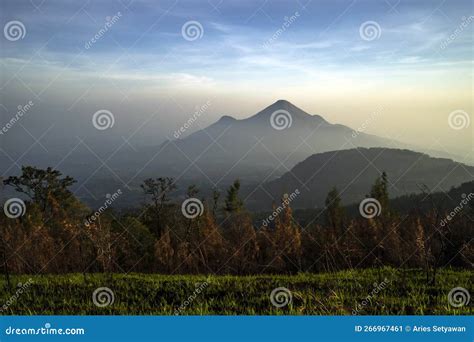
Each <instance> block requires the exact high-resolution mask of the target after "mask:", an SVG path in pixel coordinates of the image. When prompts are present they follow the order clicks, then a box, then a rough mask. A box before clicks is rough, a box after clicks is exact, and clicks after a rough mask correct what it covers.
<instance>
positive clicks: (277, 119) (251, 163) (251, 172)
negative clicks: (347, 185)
mask: <svg viewBox="0 0 474 342" xmlns="http://www.w3.org/2000/svg"><path fill="white" fill-rule="evenodd" d="M353 133H354V131H353V130H352V129H350V128H349V127H346V126H343V125H338V124H331V123H329V122H327V121H326V120H325V119H324V118H323V117H321V116H319V115H311V114H308V113H307V112H305V111H304V110H302V109H301V108H299V107H297V106H295V105H294V104H292V103H290V102H288V101H286V100H279V101H277V102H275V103H273V104H271V105H270V106H268V107H266V108H264V109H263V110H261V111H260V112H258V113H257V114H255V115H252V116H250V117H248V118H246V119H242V120H237V119H235V118H232V117H229V116H223V117H222V118H221V119H219V120H218V121H217V122H215V123H214V124H212V125H210V126H208V127H207V128H205V129H202V130H199V131H197V132H194V133H193V134H191V135H189V136H187V137H185V138H182V139H177V140H174V141H168V142H166V143H165V144H164V145H162V146H161V147H160V149H161V151H160V153H159V156H158V158H156V160H154V161H153V162H152V163H150V169H152V170H153V171H154V172H155V171H156V170H160V172H162V173H166V174H170V175H174V176H175V177H176V174H178V175H180V178H193V179H196V178H199V179H200V178H203V179H207V180H210V181H212V182H218V181H222V180H223V179H227V180H230V179H233V178H235V177H239V178H246V179H250V180H256V181H257V180H263V179H268V178H270V179H272V178H275V177H278V176H280V175H281V174H283V173H284V172H286V171H288V170H289V169H291V168H292V167H293V166H294V165H295V164H296V163H298V162H300V161H302V160H304V159H306V158H307V157H309V156H310V155H313V154H315V153H320V152H326V151H335V150H343V149H349V148H354V147H394V146H393V144H392V143H391V142H390V141H388V140H386V139H383V138H380V137H376V136H373V135H368V134H364V133H358V134H353Z"/></svg>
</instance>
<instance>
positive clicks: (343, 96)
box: [0, 0, 474, 154]
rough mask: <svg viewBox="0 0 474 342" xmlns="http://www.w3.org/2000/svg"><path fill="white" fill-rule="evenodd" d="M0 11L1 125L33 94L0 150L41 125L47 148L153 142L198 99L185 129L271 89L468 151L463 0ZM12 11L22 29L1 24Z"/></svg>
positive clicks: (369, 127) (353, 120) (113, 4)
mask: <svg viewBox="0 0 474 342" xmlns="http://www.w3.org/2000/svg"><path fill="white" fill-rule="evenodd" d="M0 9H1V14H0V15H1V24H2V26H3V27H4V32H3V36H2V37H1V40H0V41H1V64H0V68H1V99H0V103H1V106H0V107H1V108H0V110H1V117H0V119H1V120H0V126H3V125H5V124H6V123H7V122H8V121H10V120H11V118H12V117H13V116H14V115H15V113H16V111H17V107H18V106H19V105H25V104H26V103H28V102H29V101H33V103H34V105H33V106H32V108H31V109H29V110H28V112H27V113H26V114H25V115H24V116H23V117H22V118H21V120H20V121H19V122H18V123H17V124H15V125H13V127H11V128H10V129H9V130H8V132H7V133H5V134H2V135H0V144H1V145H2V146H3V147H2V148H3V149H4V150H5V151H10V152H11V153H12V154H15V153H17V152H15V151H14V150H15V148H17V149H18V148H19V147H21V148H24V146H28V145H29V144H31V143H32V142H34V141H35V139H38V138H39V137H40V136H42V135H43V137H42V138H41V143H42V144H44V145H45V147H46V148H49V147H51V148H54V147H64V146H70V145H73V144H74V143H75V137H76V136H79V137H81V138H85V137H87V138H88V139H91V141H92V140H94V139H95V140H97V141H100V142H101V144H102V145H104V142H107V141H109V142H110V144H111V145H113V144H114V143H115V142H116V141H117V140H118V139H122V138H121V137H125V138H130V139H129V142H130V143H131V144H132V145H142V144H147V145H153V144H159V143H161V142H162V141H163V139H165V138H166V136H169V137H172V135H173V132H174V131H175V130H176V129H177V128H178V127H180V126H181V125H182V124H183V123H184V122H185V121H186V120H187V119H188V118H189V117H190V116H191V115H192V113H193V112H194V111H195V110H196V109H195V108H196V106H202V105H204V104H205V103H210V105H209V106H208V107H209V108H207V109H206V111H205V112H204V113H203V114H202V115H201V116H200V118H199V120H198V121H197V122H196V123H195V124H194V126H193V127H192V128H191V129H190V130H189V132H191V131H193V130H197V129H199V128H200V127H205V126H206V125H208V124H210V123H212V122H214V121H215V120H217V119H218V118H219V117H220V116H221V115H232V116H235V117H237V118H243V117H247V116H249V115H252V114H254V113H256V112H257V111H259V110H260V109H262V108H263V107H265V106H267V105H269V104H271V103H273V102H275V101H276V100H278V99H281V98H283V99H287V100H289V101H291V102H293V103H294V104H295V105H297V106H299V107H301V108H302V109H304V110H306V111H307V112H309V113H311V114H320V115H322V116H323V117H324V118H326V119H327V120H328V121H330V122H333V123H341V124H345V125H348V126H350V127H352V128H358V127H362V126H364V127H366V128H365V130H366V132H368V133H373V134H378V135H381V136H389V137H392V138H396V139H398V140H401V141H404V142H409V143H416V144H420V145H423V146H425V147H431V148H432V149H436V150H443V149H446V150H449V151H451V152H455V153H458V154H459V153H461V154H462V153H468V152H471V153H472V147H473V127H474V123H473V122H472V121H473V120H472V109H473V97H472V96H473V95H472V94H473V89H472V86H473V83H472V80H473V26H474V17H472V16H473V14H474V13H473V7H472V2H471V1H470V0H466V1H463V0H456V1H440V0H430V1H416V0H405V1H398V0H373V1H368V0H365V1H364V0H354V1H352V0H344V1H343V0H341V1H338V0H332V1H329V0H328V1H308V0H298V1H265V0H258V1H248V0H239V1H237V0H236V1H222V0H212V1H211V0H210V1H206V0H204V1H150V0H120V1H109V0H104V1H72V0H71V1H66V0H45V1H31V2H30V1H29V0H24V1H23V0H2V3H1V5H0ZM114 16H115V17H114ZM12 21H17V22H20V23H21V24H22V25H23V27H24V29H23V27H21V26H20V35H21V36H22V37H23V34H24V37H23V38H20V39H16V38H17V37H15V36H14V33H11V32H7V28H8V27H7V26H8V23H10V22H12ZM190 22H191V23H190ZM188 25H191V26H190V31H186V30H185V28H186V27H187V26H188ZM183 29H184V31H183ZM193 29H196V30H195V31H193ZM193 33H197V36H194V35H193ZM12 35H13V36H12ZM94 36H96V38H97V37H98V38H97V39H93V38H94ZM7 38H10V39H7ZM195 38H196V39H195ZM101 109H106V110H109V111H110V112H111V113H113V116H114V120H115V123H114V126H113V127H112V128H110V129H107V130H106V131H99V130H97V129H95V128H94V127H93V125H92V122H91V120H92V116H93V114H94V113H95V112H96V111H98V110H101ZM456 111H457V112H456ZM374 112H376V113H378V114H377V115H375V116H374V114H373V113H374ZM452 112H455V116H456V117H458V118H459V117H460V118H461V124H460V125H462V127H461V129H453V128H452V127H451V126H452V125H450V124H449V120H448V118H449V116H450V113H452ZM466 115H467V116H466ZM463 119H464V120H466V119H467V120H470V121H471V122H470V125H467V124H463V123H462V120H463ZM458 124H459V122H458ZM457 128H459V127H457ZM48 129H49V131H48ZM45 132H46V133H45ZM95 140H94V141H95ZM105 145H106V144H105ZM48 146H49V147H48ZM21 148H20V150H21ZM112 148H113V147H112ZM20 152H21V151H20Z"/></svg>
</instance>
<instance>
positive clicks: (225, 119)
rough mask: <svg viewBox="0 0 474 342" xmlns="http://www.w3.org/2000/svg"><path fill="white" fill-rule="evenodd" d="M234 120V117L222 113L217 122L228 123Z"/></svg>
mask: <svg viewBox="0 0 474 342" xmlns="http://www.w3.org/2000/svg"><path fill="white" fill-rule="evenodd" d="M234 121H237V119H236V118H233V117H232V116H229V115H224V116H222V117H221V118H220V119H219V120H218V121H217V123H220V124H230V123H232V122H234Z"/></svg>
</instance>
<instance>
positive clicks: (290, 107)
mask: <svg viewBox="0 0 474 342" xmlns="http://www.w3.org/2000/svg"><path fill="white" fill-rule="evenodd" d="M276 111H286V112H288V113H290V115H291V117H292V119H293V120H298V119H301V120H307V119H311V120H314V119H315V118H317V119H319V120H322V121H325V120H324V119H323V118H322V117H320V116H319V115H311V114H308V113H307V112H305V111H304V110H302V109H301V108H299V107H297V106H295V105H294V104H293V103H291V102H290V101H287V100H283V99H281V100H278V101H276V102H274V103H273V104H271V105H270V106H268V107H266V108H265V109H263V110H261V111H260V112H258V113H257V114H255V115H254V116H252V117H250V118H248V119H247V120H249V119H260V120H269V119H270V117H271V115H272V114H273V113H275V112H276Z"/></svg>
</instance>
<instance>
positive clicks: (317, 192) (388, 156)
mask: <svg viewBox="0 0 474 342" xmlns="http://www.w3.org/2000/svg"><path fill="white" fill-rule="evenodd" d="M383 171H385V172H386V173H387V174H388V178H389V182H390V187H389V191H390V194H391V196H392V197H398V196H402V195H406V194H410V193H419V192H421V188H420V187H421V186H424V185H426V186H427V187H428V189H430V190H432V191H448V190H450V189H451V187H453V186H458V185H459V184H461V183H463V182H469V181H472V180H473V179H474V167H471V166H468V165H464V164H461V163H457V162H454V161H452V160H450V159H445V158H433V157H430V156H428V155H426V154H423V153H419V152H414V151H410V150H401V149H386V148H357V149H352V150H342V151H332V152H325V153H320V154H315V155H312V156H310V157H308V158H307V159H305V160H304V161H302V162H300V163H298V164H297V165H296V166H295V167H294V168H292V169H291V171H290V172H287V173H285V174H284V175H283V176H281V177H279V178H278V179H275V180H272V181H269V182H266V183H265V184H263V185H262V188H263V189H260V190H257V191H255V192H254V193H253V194H252V195H251V196H250V199H249V200H248V206H249V207H250V208H252V209H265V208H262V207H261V204H262V203H267V202H269V201H272V200H275V201H278V199H279V198H281V196H282V195H283V194H285V193H291V192H294V191H295V189H298V190H299V192H300V195H299V196H298V197H297V198H296V199H295V200H294V201H293V202H292V206H294V207H296V208H315V207H321V206H323V205H324V200H325V198H326V195H327V193H328V192H329V191H330V190H331V188H332V187H334V186H335V187H337V188H338V189H339V191H340V192H341V197H342V200H343V203H345V204H350V203H355V202H358V201H360V200H361V199H362V198H363V197H364V194H367V193H369V191H370V187H371V185H372V184H373V182H374V180H375V179H376V178H377V177H378V176H379V175H380V174H381V173H382V172H383ZM250 193H251V190H249V194H250ZM270 196H273V198H269V197H270ZM267 209H268V208H267Z"/></svg>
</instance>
